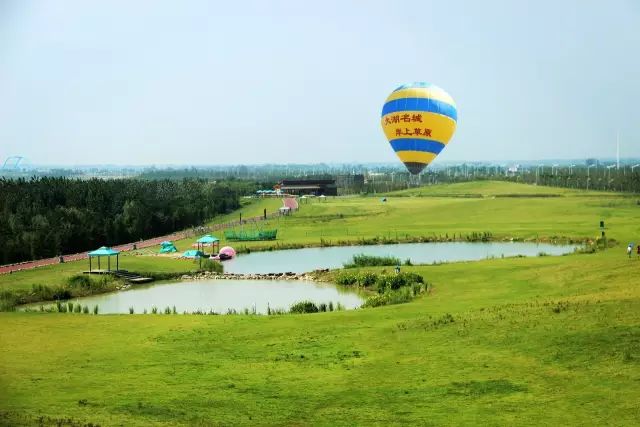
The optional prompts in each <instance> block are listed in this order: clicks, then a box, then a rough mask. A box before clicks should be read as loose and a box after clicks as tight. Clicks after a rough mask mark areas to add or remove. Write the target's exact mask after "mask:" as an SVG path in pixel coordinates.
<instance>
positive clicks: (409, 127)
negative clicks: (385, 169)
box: [382, 82, 458, 175]
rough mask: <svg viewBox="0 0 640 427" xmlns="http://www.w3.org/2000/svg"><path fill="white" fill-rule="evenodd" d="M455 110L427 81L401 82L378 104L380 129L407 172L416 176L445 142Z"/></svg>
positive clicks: (448, 98) (452, 126) (444, 94)
mask: <svg viewBox="0 0 640 427" xmlns="http://www.w3.org/2000/svg"><path fill="white" fill-rule="evenodd" d="M457 120H458V111H457V109H456V104H455V102H454V101H453V98H451V96H449V94H448V93H447V92H445V91H444V90H442V89H441V88H439V87H438V86H435V85H432V84H429V83H422V82H417V83H411V84H406V85H402V86H400V87H399V88H397V89H396V90H394V91H393V92H391V95H389V97H388V98H387V100H386V102H385V103H384V107H382V129H383V130H384V134H385V135H386V137H387V139H388V140H389V143H390V144H391V147H392V148H393V150H394V151H395V152H396V154H397V155H398V157H399V158H400V160H401V161H402V162H403V163H404V165H405V166H406V167H407V169H408V170H409V172H410V173H412V174H414V175H417V174H419V173H420V172H422V171H423V170H424V168H425V167H427V166H428V165H429V163H431V162H432V161H433V159H435V158H436V156H437V155H438V154H440V151H442V149H443V148H444V147H445V146H446V145H447V144H448V143H449V140H450V139H451V137H452V136H453V133H454V132H455V130H456V123H457Z"/></svg>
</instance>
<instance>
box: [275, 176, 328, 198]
mask: <svg viewBox="0 0 640 427" xmlns="http://www.w3.org/2000/svg"><path fill="white" fill-rule="evenodd" d="M276 188H277V189H279V190H280V192H281V193H284V194H296V195H303V194H313V195H315V196H337V195H338V187H337V186H336V180H335V179H283V180H282V181H280V182H279V183H278V185H277V186H276Z"/></svg>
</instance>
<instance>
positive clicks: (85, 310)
mask: <svg viewBox="0 0 640 427" xmlns="http://www.w3.org/2000/svg"><path fill="white" fill-rule="evenodd" d="M82 312H83V313H84V314H89V306H88V305H85V306H84V307H82Z"/></svg>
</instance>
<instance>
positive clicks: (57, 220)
mask: <svg viewBox="0 0 640 427" xmlns="http://www.w3.org/2000/svg"><path fill="white" fill-rule="evenodd" d="M256 188H257V186H256V184H255V183H251V182H248V181H235V180H227V181H218V182H210V181H207V180H203V179H182V180H169V179H165V180H137V179H117V180H102V179H90V180H80V179H70V178H64V177H43V178H31V179H16V180H11V179H5V178H1V179H0V213H1V214H0V263H1V264H7V263H14V262H20V261H26V260H32V259H40V258H49V257H52V256H57V255H60V254H65V253H75V252H81V251H85V250H92V249H96V248H97V247H99V246H103V245H107V246H112V245H117V244H121V243H127V242H132V241H137V240H140V239H146V238H150V237H155V236H158V235H163V234H168V233H171V232H173V231H177V230H180V229H184V228H187V227H191V226H195V225H200V224H202V223H203V222H204V221H205V220H207V219H210V218H212V217H214V216H215V215H218V214H223V213H227V212H230V211H232V210H234V209H237V208H238V207H239V206H240V196H242V195H244V194H248V193H252V192H254V191H255V189H256Z"/></svg>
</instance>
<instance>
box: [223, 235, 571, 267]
mask: <svg viewBox="0 0 640 427" xmlns="http://www.w3.org/2000/svg"><path fill="white" fill-rule="evenodd" d="M574 248H575V246H574V245H563V246H558V245H550V244H543V243H540V244H537V243H520V242H516V243H504V242H503V243H493V242H491V243H467V242H446V243H402V244H398V245H377V246H340V247H330V248H307V249H291V250H286V251H274V252H254V253H251V254H246V255H239V256H238V257H237V258H235V259H232V260H229V261H225V262H224V270H225V272H228V273H283V272H287V271H291V272H294V273H304V272H308V271H313V270H315V269H319V268H339V267H342V265H343V264H344V263H345V262H348V261H350V260H351V258H352V257H353V255H357V254H366V255H376V256H394V257H396V258H400V260H401V261H404V260H405V259H407V258H410V259H411V262H412V263H414V264H431V263H433V262H444V261H475V260H480V259H485V258H490V257H501V256H505V257H508V256H516V255H524V256H536V255H538V253H540V252H544V253H546V254H548V255H562V254H565V253H569V252H573V250H574Z"/></svg>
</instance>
